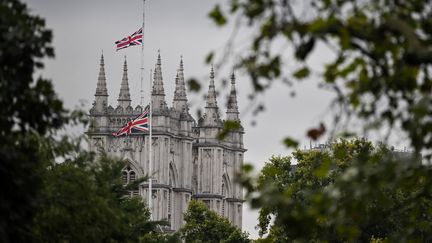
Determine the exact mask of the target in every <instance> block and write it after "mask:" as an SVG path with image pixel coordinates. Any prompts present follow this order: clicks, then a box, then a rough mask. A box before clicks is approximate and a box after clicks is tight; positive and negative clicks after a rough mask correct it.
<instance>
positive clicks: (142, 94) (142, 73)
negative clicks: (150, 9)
mask: <svg viewBox="0 0 432 243" xmlns="http://www.w3.org/2000/svg"><path fill="white" fill-rule="evenodd" d="M144 20H145V0H143V21H142V31H141V33H142V40H141V90H140V96H141V97H140V98H141V99H140V104H141V107H143V105H144V90H143V82H144V22H145V21H144Z"/></svg>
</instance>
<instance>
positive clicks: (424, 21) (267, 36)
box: [207, 0, 432, 158]
mask: <svg viewBox="0 0 432 243" xmlns="http://www.w3.org/2000/svg"><path fill="white" fill-rule="evenodd" d="M209 16H210V18H211V19H213V20H214V22H215V23H216V24H217V25H219V26H224V25H226V24H227V23H229V21H230V20H231V19H235V23H237V27H238V28H250V29H252V30H255V31H253V32H252V31H250V32H251V33H254V34H253V37H252V38H251V42H250V43H249V44H250V45H249V50H248V51H244V48H242V50H243V51H242V52H240V53H235V54H234V55H235V56H237V57H238V61H237V63H236V65H237V67H238V68H240V69H243V70H244V71H246V73H247V74H248V75H249V77H250V80H251V82H252V84H253V86H254V88H255V92H256V93H260V92H264V91H265V90H266V89H268V88H269V87H271V85H272V83H274V82H284V83H287V84H289V85H290V86H292V85H293V84H294V82H295V81H301V80H304V79H305V78H309V77H310V76H312V74H313V75H314V77H317V78H314V79H316V80H317V81H318V83H319V84H320V85H321V86H323V87H326V88H328V89H330V90H334V92H335V94H336V95H337V97H336V98H335V100H334V104H335V105H337V106H339V107H336V106H335V107H336V108H340V109H341V110H342V112H337V113H336V114H335V117H334V120H335V123H336V124H338V123H340V122H342V121H346V120H348V121H349V118H350V117H351V116H354V115H355V116H356V117H358V118H361V119H362V120H363V121H364V124H365V126H364V128H365V129H364V130H371V129H372V130H374V129H381V128H383V127H384V128H395V127H400V128H401V129H402V130H403V131H404V132H406V134H407V135H408V137H409V142H410V143H411V146H412V148H413V149H415V151H416V152H420V151H422V152H423V154H424V155H425V156H427V157H428V158H429V157H430V155H431V153H430V149H431V148H432V136H431V135H432V126H431V124H432V123H431V120H430V119H428V116H429V115H430V114H431V112H432V111H431V107H432V106H431V105H430V104H431V95H430V92H431V88H432V82H431V76H430V68H431V66H430V65H431V63H432V34H431V33H430V31H429V29H430V26H431V25H432V18H431V17H432V10H431V8H430V3H429V2H428V1H423V0H409V1H399V0H379V1H375V0H366V1H363V0H318V1H294V0H229V1H227V4H223V5H219V4H218V5H216V6H215V7H214V9H213V10H212V11H211V12H210V13H209ZM230 17H233V18H230ZM242 46H244V43H242ZM280 46H287V47H288V48H286V49H281V48H280ZM324 47H327V49H329V50H331V51H332V52H333V54H334V56H333V57H328V58H329V60H328V63H327V64H325V65H324V66H323V67H317V66H315V67H313V66H311V65H310V63H311V62H310V60H311V59H313V58H315V57H316V56H317V55H319V51H320V50H322V48H324ZM227 48H228V50H229V51H228V53H230V51H232V50H234V47H232V45H231V44H229V45H228V46H227ZM213 56H214V55H213V53H211V54H210V55H209V56H208V58H207V61H208V62H212V61H213V60H212V59H213ZM291 60H296V61H297V62H298V64H297V65H296V66H297V67H299V68H297V69H296V70H292V69H291V68H290V67H289V66H288V65H287V62H288V61H291ZM225 61H226V60H223V62H225ZM262 108H263V106H262V105H260V106H259V107H257V110H258V111H259V110H263V109H262ZM344 118H346V119H344ZM320 127H321V128H320V129H317V128H315V129H311V130H309V131H308V133H307V134H308V136H309V137H310V138H312V139H314V140H315V139H317V138H318V137H320V136H321V135H322V134H323V133H324V131H325V130H326V129H322V128H325V125H324V124H323V125H321V126H320ZM333 130H334V128H333ZM389 130H390V131H392V129H389ZM337 132H341V133H343V134H345V135H352V133H353V132H358V131H353V130H352V129H351V130H348V131H337ZM288 141H292V140H288ZM287 144H288V145H290V146H294V147H295V146H296V145H297V144H298V143H296V142H291V143H287Z"/></svg>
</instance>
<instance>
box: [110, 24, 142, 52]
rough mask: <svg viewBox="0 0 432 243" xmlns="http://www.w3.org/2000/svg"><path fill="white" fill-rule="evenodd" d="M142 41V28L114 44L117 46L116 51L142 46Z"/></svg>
mask: <svg viewBox="0 0 432 243" xmlns="http://www.w3.org/2000/svg"><path fill="white" fill-rule="evenodd" d="M142 39H143V33H142V27H141V28H140V29H139V30H137V31H136V32H135V33H133V34H132V35H130V36H128V37H125V38H123V39H121V40H119V41H116V42H115V44H116V45H117V51H118V50H120V49H123V48H126V47H129V46H137V45H141V44H142Z"/></svg>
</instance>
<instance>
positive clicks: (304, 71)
mask: <svg viewBox="0 0 432 243" xmlns="http://www.w3.org/2000/svg"><path fill="white" fill-rule="evenodd" d="M309 74H310V71H309V68H308V67H303V68H300V69H299V70H297V71H295V72H294V74H293V75H294V77H296V78H297V79H304V78H307V77H308V76H309Z"/></svg>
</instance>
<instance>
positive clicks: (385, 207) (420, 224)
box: [244, 140, 432, 242]
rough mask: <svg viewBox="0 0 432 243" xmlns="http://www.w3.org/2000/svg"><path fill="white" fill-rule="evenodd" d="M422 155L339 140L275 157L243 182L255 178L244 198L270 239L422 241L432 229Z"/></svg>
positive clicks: (428, 170)
mask: <svg viewBox="0 0 432 243" xmlns="http://www.w3.org/2000/svg"><path fill="white" fill-rule="evenodd" d="M420 160H421V159H420V158H419V157H418V156H416V155H415V154H413V153H398V152H394V151H390V150H388V149H387V148H386V147H384V146H378V147H373V146H372V144H371V143H370V142H368V141H365V140H353V141H347V140H340V141H339V142H337V143H334V144H331V146H330V147H329V148H327V149H323V150H308V151H300V150H298V151H296V152H294V153H293V154H292V157H272V158H271V159H270V161H269V162H268V163H266V165H265V166H264V168H263V169H262V171H261V174H260V176H259V178H258V179H257V180H256V182H253V181H254V179H252V181H251V180H250V178H249V180H244V182H245V183H249V184H254V185H255V186H253V189H252V190H248V191H249V192H248V198H249V200H251V202H252V203H253V204H252V206H254V207H258V208H261V209H260V216H259V225H258V226H259V229H260V234H261V235H263V234H265V233H269V235H268V237H267V240H268V242H286V241H293V240H299V241H318V242H329V241H330V242H341V241H361V242H368V241H381V240H382V239H387V240H390V241H409V240H414V241H422V242H425V241H430V240H431V238H430V233H429V232H431V230H432V224H431V223H430V222H431V221H430V220H431V219H432V190H431V185H432V179H431V178H432V177H431V176H432V167H431V166H430V165H424V164H422V163H421V161H420ZM292 161H296V162H297V164H296V165H295V166H292V164H291V162H292ZM247 188H250V186H249V187H247ZM272 217H273V218H274V223H271V218H272Z"/></svg>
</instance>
